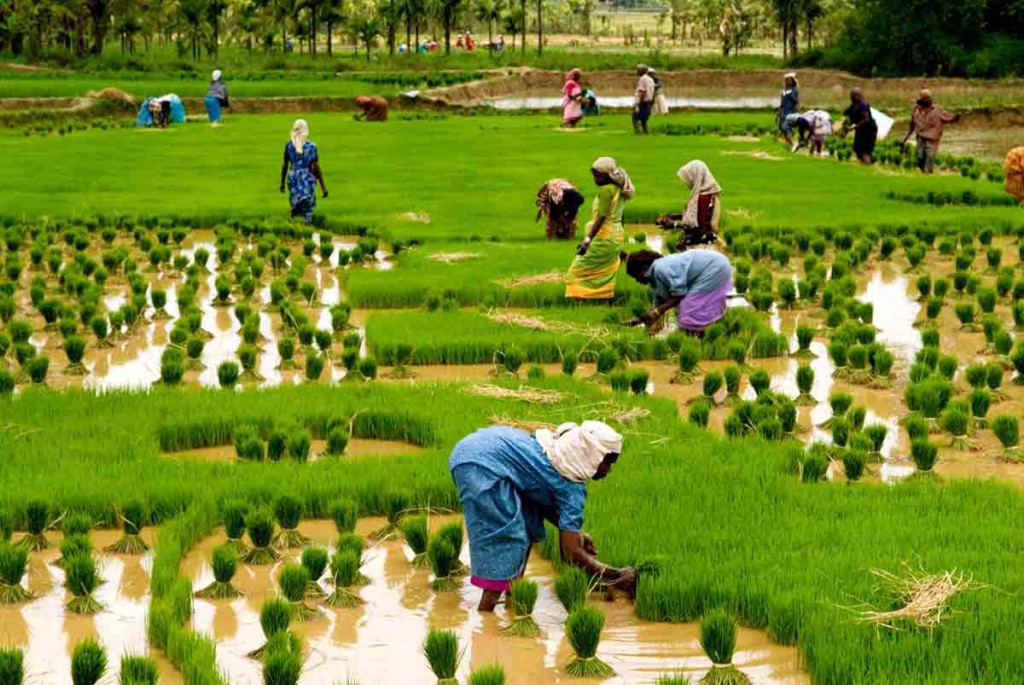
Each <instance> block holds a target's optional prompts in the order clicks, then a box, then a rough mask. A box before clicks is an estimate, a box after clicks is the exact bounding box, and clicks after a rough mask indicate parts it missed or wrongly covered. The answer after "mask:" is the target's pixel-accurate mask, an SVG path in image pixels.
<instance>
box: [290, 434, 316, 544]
mask: <svg viewBox="0 0 1024 685" xmlns="http://www.w3.org/2000/svg"><path fill="white" fill-rule="evenodd" d="M312 445H313V437H312V435H310V432H309V430H308V429H306V428H303V427H301V426H295V427H294V428H292V429H291V430H290V431H288V437H287V439H286V442H285V452H286V453H287V455H288V457H289V458H291V459H294V460H295V461H297V462H299V463H300V464H304V463H305V462H307V461H308V460H309V450H310V448H311V447H312ZM300 515H301V513H300ZM282 530H283V528H282Z"/></svg>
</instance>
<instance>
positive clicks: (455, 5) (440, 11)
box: [434, 0, 526, 55]
mask: <svg viewBox="0 0 1024 685" xmlns="http://www.w3.org/2000/svg"><path fill="white" fill-rule="evenodd" d="M523 2H526V0H523ZM460 4H462V0H434V15H435V16H436V17H437V18H438V19H440V20H441V25H442V26H443V27H444V54H446V55H450V54H452V24H454V23H455V14H456V12H458V9H459V5H460Z"/></svg>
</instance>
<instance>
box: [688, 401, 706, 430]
mask: <svg viewBox="0 0 1024 685" xmlns="http://www.w3.org/2000/svg"><path fill="white" fill-rule="evenodd" d="M686 418H687V420H688V421H689V422H690V423H692V424H694V425H695V426H699V427H701V428H707V427H708V422H709V421H710V419H711V401H710V400H708V398H706V397H704V396H703V395H700V396H698V397H697V398H696V399H695V400H694V401H693V403H692V404H691V405H690V409H689V411H688V412H687V415H686Z"/></svg>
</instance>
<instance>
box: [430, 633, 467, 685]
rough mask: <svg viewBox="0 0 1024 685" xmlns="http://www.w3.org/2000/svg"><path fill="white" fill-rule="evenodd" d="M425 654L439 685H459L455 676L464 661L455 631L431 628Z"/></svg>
mask: <svg viewBox="0 0 1024 685" xmlns="http://www.w3.org/2000/svg"><path fill="white" fill-rule="evenodd" d="M423 654H424V656H426V658H427V663H428V664H429V665H430V670H431V671H433V673H434V676H436V677H437V685H458V682H459V681H458V680H456V679H455V674H456V672H457V671H458V670H459V662H460V661H462V651H461V650H460V649H459V638H458V636H457V635H456V634H455V632H454V631H451V630H439V629H437V628H431V629H430V630H428V631H427V637H426V639H425V640H424V641H423Z"/></svg>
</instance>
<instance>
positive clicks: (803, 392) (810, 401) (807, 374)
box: [796, 364, 817, 406]
mask: <svg viewBox="0 0 1024 685" xmlns="http://www.w3.org/2000/svg"><path fill="white" fill-rule="evenodd" d="M796 387H797V390H798V391H799V393H800V394H799V395H797V398H796V403H797V404H799V405H803V406H813V405H815V404H817V400H816V399H814V396H812V395H811V388H813V387H814V369H813V368H812V367H811V365H810V364H800V366H798V367H797V368H796Z"/></svg>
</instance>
